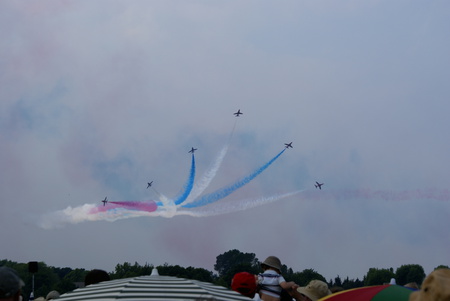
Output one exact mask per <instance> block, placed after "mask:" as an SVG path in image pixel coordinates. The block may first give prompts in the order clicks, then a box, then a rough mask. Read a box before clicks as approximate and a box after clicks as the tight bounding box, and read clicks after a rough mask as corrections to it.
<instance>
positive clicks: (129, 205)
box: [90, 201, 158, 214]
mask: <svg viewBox="0 0 450 301" xmlns="http://www.w3.org/2000/svg"><path fill="white" fill-rule="evenodd" d="M116 208H125V209H129V210H138V211H148V212H153V211H156V209H157V208H158V206H157V205H156V203H155V202H154V201H148V202H136V201H129V202H109V203H108V204H107V205H106V206H102V205H99V206H97V207H95V208H94V209H93V210H92V211H91V212H90V213H91V214H95V213H98V212H105V211H108V210H111V209H116Z"/></svg>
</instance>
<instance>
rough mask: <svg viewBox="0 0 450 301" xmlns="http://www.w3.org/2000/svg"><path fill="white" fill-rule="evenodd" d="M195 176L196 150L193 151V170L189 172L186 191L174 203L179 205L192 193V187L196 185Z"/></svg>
mask: <svg viewBox="0 0 450 301" xmlns="http://www.w3.org/2000/svg"><path fill="white" fill-rule="evenodd" d="M194 178H195V156H194V152H192V161H191V171H190V172H189V178H188V180H187V182H186V185H184V192H183V193H182V194H181V195H180V196H179V197H178V198H176V199H175V201H174V203H175V205H179V204H181V203H183V202H184V200H186V198H187V197H188V196H189V194H190V193H191V190H192V187H193V185H194Z"/></svg>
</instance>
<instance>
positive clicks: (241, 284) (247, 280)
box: [231, 272, 261, 300]
mask: <svg viewBox="0 0 450 301" xmlns="http://www.w3.org/2000/svg"><path fill="white" fill-rule="evenodd" d="M256 281H257V276H256V275H253V274H250V273H248V272H239V273H236V274H234V276H233V279H231V289H232V290H233V291H236V292H238V293H240V294H241V295H244V296H246V297H249V298H252V299H253V300H261V299H259V295H258V294H256V290H257V283H256Z"/></svg>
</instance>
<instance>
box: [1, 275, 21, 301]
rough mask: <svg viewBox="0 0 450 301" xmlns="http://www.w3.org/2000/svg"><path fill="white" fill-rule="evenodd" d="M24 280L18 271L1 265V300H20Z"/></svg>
mask: <svg viewBox="0 0 450 301" xmlns="http://www.w3.org/2000/svg"><path fill="white" fill-rule="evenodd" d="M24 285H25V284H24V282H23V281H22V279H20V277H19V275H18V274H17V272H16V271H15V270H13V269H11V268H8V267H0V300H2V301H3V300H14V301H16V300H20V297H21V289H22V286H24Z"/></svg>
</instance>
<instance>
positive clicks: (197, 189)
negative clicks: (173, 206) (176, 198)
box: [184, 119, 237, 204]
mask: <svg viewBox="0 0 450 301" xmlns="http://www.w3.org/2000/svg"><path fill="white" fill-rule="evenodd" d="M236 124H237V119H236V120H235V122H234V125H233V128H232V130H231V133H230V136H229V137H228V142H227V144H226V145H225V146H224V147H223V148H222V150H221V151H220V153H219V156H218V157H217V159H216V160H215V161H214V163H213V164H212V166H211V167H210V168H209V170H208V171H206V172H205V174H204V175H203V176H202V178H201V179H200V181H199V182H197V183H196V184H195V185H194V188H193V190H192V191H191V194H190V195H189V196H188V198H187V199H186V201H185V202H184V204H189V203H192V201H194V200H195V199H196V198H198V197H199V196H200V195H201V194H202V193H203V191H205V189H206V188H208V186H209V184H210V183H211V181H212V180H213V179H214V177H215V176H216V174H217V172H218V171H219V169H220V166H221V165H222V162H223V159H224V158H225V156H226V154H227V152H228V147H229V146H230V144H231V138H233V135H234V130H235V129H236Z"/></svg>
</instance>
